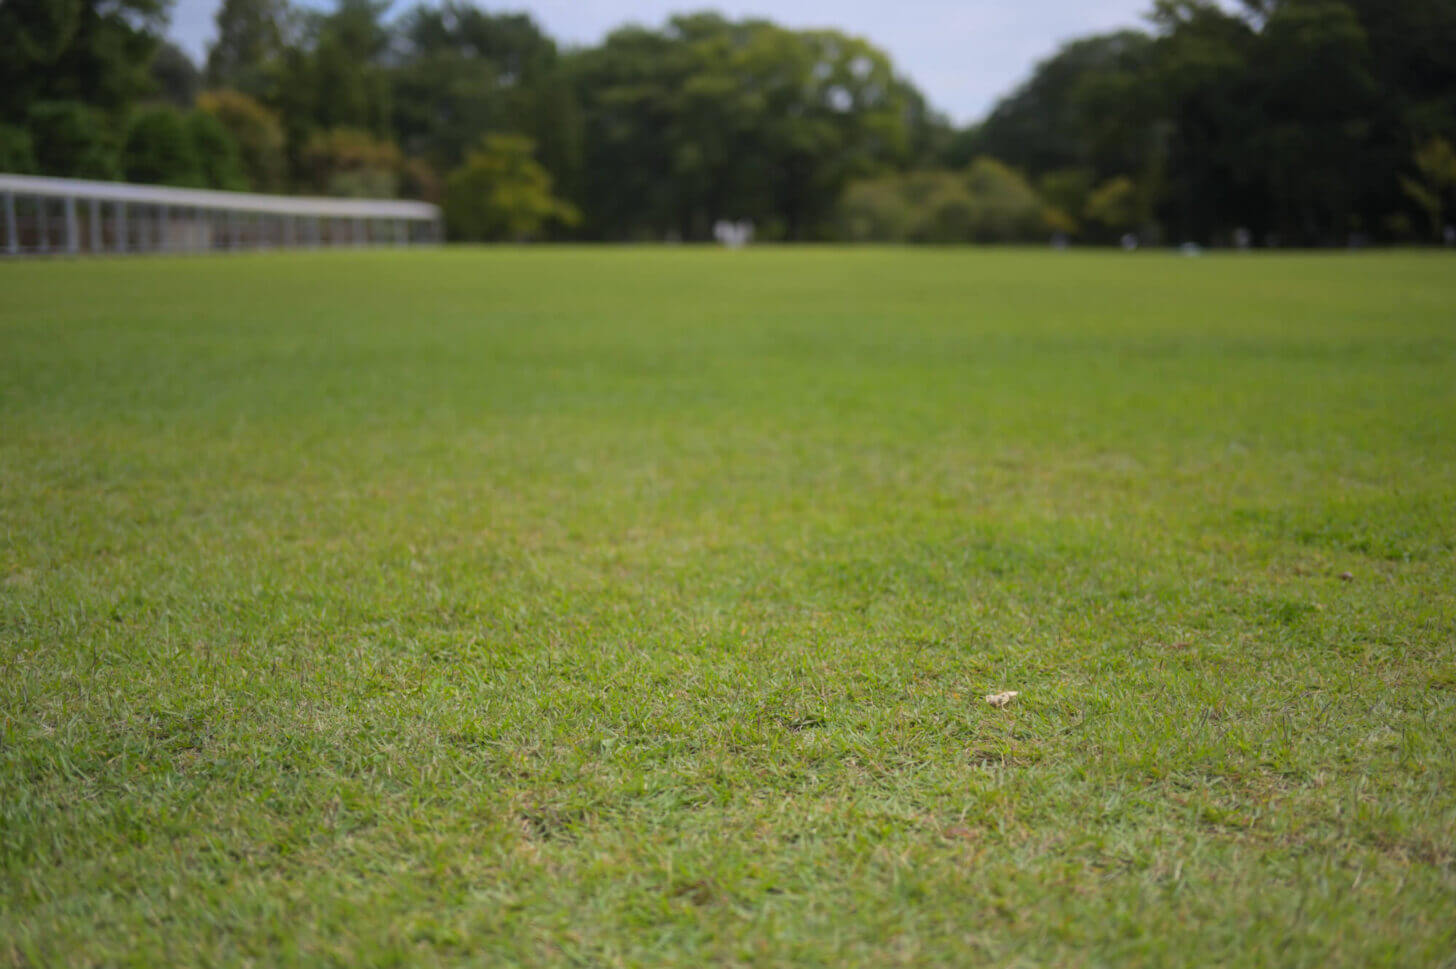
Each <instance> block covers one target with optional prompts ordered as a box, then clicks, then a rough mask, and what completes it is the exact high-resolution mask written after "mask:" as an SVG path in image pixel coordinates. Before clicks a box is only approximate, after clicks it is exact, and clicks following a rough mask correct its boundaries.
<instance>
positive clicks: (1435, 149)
mask: <svg viewBox="0 0 1456 969" xmlns="http://www.w3.org/2000/svg"><path fill="white" fill-rule="evenodd" d="M1414 161H1415V169H1416V172H1417V173H1418V176H1417V177H1414V178H1412V177H1411V176H1409V175H1402V176H1401V178H1400V185H1401V190H1402V191H1404V192H1405V194H1406V196H1407V197H1408V198H1410V199H1411V201H1413V202H1415V203H1416V205H1417V206H1419V207H1420V209H1421V212H1422V214H1423V215H1425V217H1426V219H1427V220H1428V221H1429V223H1430V226H1431V235H1432V237H1434V238H1440V237H1441V233H1442V231H1443V230H1444V229H1445V225H1446V219H1445V214H1444V213H1445V210H1446V201H1447V199H1448V198H1449V197H1450V196H1452V194H1453V193H1456V150H1453V149H1452V147H1451V143H1450V142H1449V141H1447V140H1446V139H1444V138H1432V139H1431V140H1430V141H1428V142H1426V144H1424V145H1422V146H1421V148H1420V150H1419V151H1417V152H1416V154H1415V159H1414Z"/></svg>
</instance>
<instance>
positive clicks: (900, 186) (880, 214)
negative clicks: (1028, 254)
mask: <svg viewBox="0 0 1456 969" xmlns="http://www.w3.org/2000/svg"><path fill="white" fill-rule="evenodd" d="M838 225H839V228H840V235H841V238H845V239H849V240H852V241H856V242H871V241H873V242H929V243H954V242H977V243H987V242H1031V241H1037V240H1041V239H1044V238H1045V237H1046V234H1047V231H1048V229H1049V227H1050V226H1049V224H1048V222H1047V217H1046V210H1045V205H1044V204H1043V202H1042V200H1041V198H1039V197H1038V196H1037V194H1036V192H1035V190H1033V189H1032V187H1031V185H1030V184H1029V183H1028V182H1027V181H1026V178H1025V177H1024V176H1023V175H1022V174H1021V173H1020V172H1018V171H1016V170H1015V169H1013V168H1011V167H1010V166H1008V165H1005V164H1003V163H1002V162H999V161H997V160H996V159H994V158H977V159H976V160H975V161H973V162H972V163H971V165H970V166H969V167H968V168H967V169H966V170H965V171H963V172H951V171H944V170H941V171H912V172H908V173H904V174H894V175H881V176H878V177H876V178H871V179H862V180H858V181H855V182H853V183H851V184H850V186H849V188H848V189H847V190H846V191H845V194H844V198H843V199H842V200H841V202H840V205H839V214H838Z"/></svg>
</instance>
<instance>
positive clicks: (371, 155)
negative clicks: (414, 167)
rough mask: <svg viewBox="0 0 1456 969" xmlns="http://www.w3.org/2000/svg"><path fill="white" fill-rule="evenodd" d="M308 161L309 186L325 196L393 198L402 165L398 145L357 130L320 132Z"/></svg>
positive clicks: (311, 146) (310, 147) (310, 145)
mask: <svg viewBox="0 0 1456 969" xmlns="http://www.w3.org/2000/svg"><path fill="white" fill-rule="evenodd" d="M305 158H306V162H307V165H308V169H309V173H310V187H311V188H312V189H313V190H314V191H316V192H322V193H324V194H326V195H341V196H348V197H352V198H393V197H394V196H395V195H396V194H398V191H399V173H400V168H401V166H402V164H403V157H402V156H401V155H400V151H399V148H398V146H396V145H395V144H394V143H393V142H389V141H383V140H381V139H379V138H375V137H374V136H373V135H371V134H370V133H369V132H367V131H360V130H358V129H357V128H334V129H332V130H330V131H323V132H319V133H318V134H316V135H314V137H313V139H312V140H311V141H310V142H309V145H308V149H307V151H306V152H305Z"/></svg>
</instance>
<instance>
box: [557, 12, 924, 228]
mask: <svg viewBox="0 0 1456 969" xmlns="http://www.w3.org/2000/svg"><path fill="white" fill-rule="evenodd" d="M569 67H570V71H571V74H572V77H573V79H574V81H575V84H576V87H577V92H578V97H579V99H580V101H581V104H582V111H583V118H584V123H585V134H586V137H585V143H586V146H587V148H586V164H585V167H584V172H585V175H584V180H583V188H582V195H581V197H582V199H583V201H584V205H585V206H586V207H587V208H588V209H589V211H591V213H592V215H593V223H592V225H591V230H592V231H593V233H594V234H599V235H604V236H617V237H634V236H636V237H657V238H661V237H662V236H664V235H666V234H669V233H672V234H676V235H678V236H680V237H682V238H700V239H701V238H707V237H708V234H709V232H710V231H711V228H712V225H713V224H714V223H715V222H716V221H718V220H719V219H723V218H730V219H741V218H749V219H753V220H754V221H755V222H756V223H758V227H759V230H760V232H759V234H760V236H764V237H769V238H774V237H787V238H794V239H799V238H812V237H815V236H817V235H820V234H823V233H825V232H827V231H828V230H829V221H830V216H831V214H832V211H833V207H834V204H835V202H836V200H837V199H838V197H839V194H840V191H841V189H842V188H843V187H844V185H845V184H846V182H848V181H849V180H850V179H852V178H855V177H859V176H867V175H870V174H873V173H875V172H877V171H880V170H884V169H887V168H892V167H896V166H899V165H903V164H905V163H906V162H908V160H909V144H910V130H911V129H910V125H911V121H912V120H913V118H914V117H915V105H914V103H913V102H914V98H913V97H912V94H913V88H911V87H910V86H909V85H908V84H907V83H906V82H904V81H903V79H901V78H899V77H897V76H896V75H895V73H894V70H893V67H892V65H891V64H890V62H889V59H888V57H886V55H885V54H884V53H883V52H882V51H880V50H878V49H876V48H875V47H873V46H871V45H870V44H869V43H867V42H865V41H863V40H860V39H858V38H853V37H848V36H846V35H844V34H841V33H838V32H836V31H791V30H786V29H784V28H781V27H777V26H775V25H773V24H771V23H768V22H766V21H756V20H746V21H739V22H734V21H729V20H726V19H724V18H723V17H720V16H717V15H713V14H698V15H693V16H689V17H676V18H674V19H672V20H670V21H669V22H668V24H667V26H666V27H665V28H664V29H663V30H660V31H658V30H647V29H644V28H640V27H630V28H624V29H622V30H618V31H616V32H614V33H613V34H611V35H610V36H608V38H607V40H606V42H605V43H604V44H603V45H602V46H601V47H600V48H597V49H595V50H591V51H586V52H583V53H582V54H580V55H578V56H576V57H575V58H573V59H572V62H571V63H570V65H569Z"/></svg>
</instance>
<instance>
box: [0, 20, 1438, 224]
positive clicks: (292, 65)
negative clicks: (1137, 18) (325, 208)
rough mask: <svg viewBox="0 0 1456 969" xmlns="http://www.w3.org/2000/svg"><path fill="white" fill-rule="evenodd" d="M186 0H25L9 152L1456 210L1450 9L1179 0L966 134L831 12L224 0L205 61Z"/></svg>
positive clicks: (207, 170) (828, 220)
mask: <svg viewBox="0 0 1456 969" xmlns="http://www.w3.org/2000/svg"><path fill="white" fill-rule="evenodd" d="M168 3H169V0H7V2H5V3H4V4H0V170H4V171H12V172H37V173H42V174H50V175H62V176H72V177H84V178H101V179H126V180H130V181H137V182H148V183H156V184H169V185H184V186H198V187H214V188H224V189H251V190H255V191H265V192H297V193H313V194H329V195H347V196H373V197H392V196H401V197H410V198H421V199H426V200H430V201H436V202H441V203H443V205H444V207H445V212H446V220H447V226H448V229H449V231H450V233H451V235H452V237H454V238H458V239H517V240H518V239H531V238H552V239H568V238H570V239H590V240H664V239H678V240H685V241H693V240H703V239H708V238H711V237H712V232H713V227H714V225H715V224H716V223H718V222H719V221H721V220H732V221H741V220H748V221H751V222H752V223H753V224H754V226H755V228H756V233H757V236H758V238H760V239H769V240H866V241H896V242H960V241H985V242H994V241H1043V240H1045V239H1047V238H1048V237H1050V236H1053V235H1061V236H1063V237H1066V238H1074V239H1080V240H1087V241H1093V242H1097V241H1111V240H1114V239H1117V238H1119V237H1122V236H1124V235H1126V234H1128V233H1134V234H1136V235H1137V236H1139V237H1140V238H1142V239H1145V240H1148V241H1153V242H1174V243H1176V242H1185V241H1193V242H1199V243H1204V244H1231V243H1238V244H1250V243H1252V244H1281V245H1344V244H1348V243H1350V242H1352V241H1360V240H1369V241H1372V242H1416V241H1431V240H1438V239H1440V238H1441V237H1442V236H1443V234H1445V233H1448V232H1449V229H1448V223H1449V222H1451V221H1453V220H1456V151H1453V149H1452V143H1453V142H1456V0H1243V2H1242V3H1241V4H1239V5H1238V6H1236V7H1235V6H1229V5H1226V4H1219V3H1215V2H1212V0H1157V2H1156V3H1155V4H1154V6H1153V8H1152V10H1151V11H1150V12H1149V15H1148V18H1147V21H1146V29H1141V30H1131V29H1130V30H1125V31H1119V32H1115V33H1110V34H1104V35H1097V36H1091V37H1085V38H1081V39H1078V40H1075V41H1072V42H1070V43H1068V44H1066V45H1065V46H1063V47H1062V48H1061V49H1060V50H1059V51H1057V52H1056V53H1055V54H1054V55H1053V56H1052V57H1050V58H1048V59H1047V60H1045V61H1043V62H1042V63H1040V64H1038V65H1036V67H1035V68H1034V70H1033V71H1032V73H1031V76H1030V77H1029V78H1028V79H1027V80H1026V81H1025V82H1024V83H1023V84H1021V85H1020V86H1019V87H1018V88H1016V89H1015V90H1014V91H1012V92H1010V93H1009V94H1008V95H1007V96H1006V97H1004V98H1002V99H1001V100H1000V101H999V102H998V103H997V104H996V105H995V107H994V108H993V110H992V111H991V112H990V113H989V114H988V116H987V117H986V118H985V119H984V120H982V121H980V122H979V123H976V124H972V125H968V126H965V127H957V126H955V125H953V124H951V123H950V122H949V121H948V120H947V119H946V118H945V117H944V116H942V115H941V114H939V113H937V112H936V111H935V110H934V109H933V108H932V107H931V105H930V104H929V103H928V101H927V99H926V98H925V96H924V94H923V93H922V92H920V91H919V90H917V89H916V87H915V86H914V85H913V84H911V83H910V82H909V81H908V80H907V79H906V78H905V76H904V75H903V74H901V73H900V72H899V71H898V70H897V69H896V66H895V65H894V64H893V63H892V62H891V60H890V58H889V57H888V56H887V55H886V54H885V52H884V51H882V50H880V49H879V48H877V47H876V46H874V45H873V44H872V43H870V42H869V41H866V40H864V39H862V38H858V37H853V36H849V35H847V34H845V33H842V32H839V31H834V30H791V29H788V28H785V27H782V26H779V25H777V24H774V23H772V22H769V21H765V20H732V19H728V18H725V17H722V16H719V15H717V14H713V13H696V14H688V15H683V16H678V17H674V18H672V19H670V20H669V21H668V22H667V23H666V24H664V25H661V26H659V27H641V26H626V27H622V28H620V29H618V30H616V31H614V32H612V33H611V34H609V35H608V36H607V37H606V38H605V39H604V40H603V41H602V42H601V43H600V44H598V45H596V46H590V47H584V48H573V49H566V48H563V47H562V46H561V45H559V44H557V43H556V42H555V41H554V40H553V39H552V38H551V37H549V36H548V35H547V34H546V33H545V32H544V31H543V30H542V29H541V28H540V26H539V25H538V24H537V23H536V22H535V21H534V20H533V19H532V18H531V17H530V16H528V15H526V14H519V13H497V12H489V11H486V10H483V9H481V8H478V7H476V6H473V5H472V4H469V3H466V2H463V0H444V2H443V3H440V4H420V5H417V6H413V7H409V8H406V9H402V10H400V11H397V12H395V11H392V9H391V3H390V2H389V0H335V2H334V4H333V6H332V7H331V8H330V9H327V10H317V9H314V8H312V7H303V6H298V5H294V4H292V3H290V2H289V0H224V2H223V4H222V6H221V8H220V10H219V12H218V14H217V38H216V40H215V41H214V43H213V44H212V46H211V48H210V49H209V51H208V52H207V56H206V60H205V63H202V64H194V63H193V62H192V61H191V60H190V59H189V58H188V56H187V55H186V54H185V53H184V52H183V51H181V50H180V49H178V48H177V47H176V46H175V45H173V44H171V43H169V42H168V41H166V40H165V39H164V38H165V30H166V24H167V13H168ZM966 41H967V50H968V56H973V55H974V48H975V38H974V37H968V38H966Z"/></svg>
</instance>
